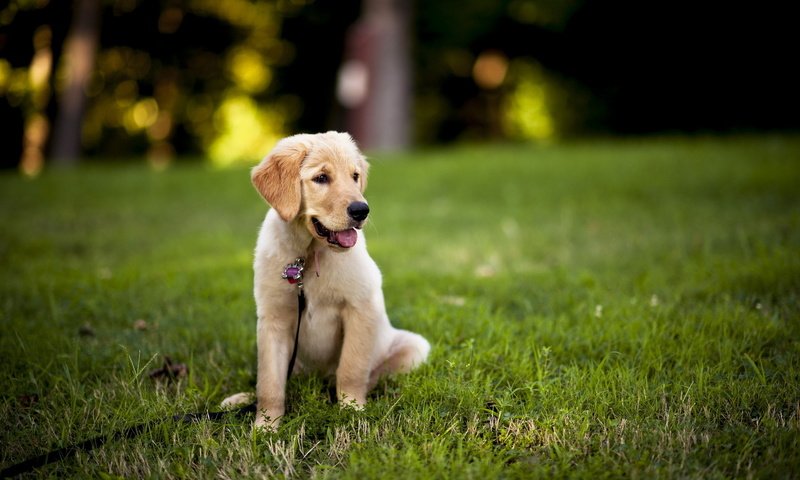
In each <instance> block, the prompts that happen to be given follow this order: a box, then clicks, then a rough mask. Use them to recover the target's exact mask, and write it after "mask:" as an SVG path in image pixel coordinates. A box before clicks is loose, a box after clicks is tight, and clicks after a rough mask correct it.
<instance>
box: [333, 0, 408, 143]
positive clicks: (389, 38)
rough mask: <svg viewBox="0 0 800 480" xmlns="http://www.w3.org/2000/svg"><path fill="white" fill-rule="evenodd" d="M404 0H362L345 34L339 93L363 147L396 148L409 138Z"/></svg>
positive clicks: (406, 21) (348, 124) (406, 12)
mask: <svg viewBox="0 0 800 480" xmlns="http://www.w3.org/2000/svg"><path fill="white" fill-rule="evenodd" d="M410 10H411V1H410V0H365V2H364V13H363V14H362V18H361V20H359V21H358V23H357V24H356V25H355V26H354V27H353V29H352V30H351V31H350V33H349V34H348V42H347V52H346V54H345V63H344V65H343V67H342V70H341V71H340V78H339V82H340V84H339V87H338V91H339V99H340V101H341V102H342V103H343V104H344V106H345V107H347V119H346V123H347V128H348V130H350V133H351V134H352V135H353V136H354V137H355V138H356V140H357V141H358V142H359V144H360V145H361V146H362V147H363V148H365V149H376V150H402V149H404V148H407V147H408V146H409V144H410V139H411V61H410V58H409V57H410V42H409V35H408V28H409V25H408V23H409V19H410Z"/></svg>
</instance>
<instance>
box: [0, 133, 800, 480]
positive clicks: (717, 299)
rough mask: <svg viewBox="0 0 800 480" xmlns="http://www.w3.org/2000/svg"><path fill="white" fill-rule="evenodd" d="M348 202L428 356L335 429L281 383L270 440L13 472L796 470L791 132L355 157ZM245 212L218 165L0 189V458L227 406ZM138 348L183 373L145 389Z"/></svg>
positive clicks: (218, 438)
mask: <svg viewBox="0 0 800 480" xmlns="http://www.w3.org/2000/svg"><path fill="white" fill-rule="evenodd" d="M368 198H369V199H370V206H371V207H372V211H373V214H372V220H371V223H370V224H369V225H368V228H367V230H366V232H367V235H368V240H369V246H370V251H371V253H372V255H373V257H374V258H375V259H376V261H377V262H378V265H379V266H380V267H381V269H382V271H383V273H384V292H385V296H386V301H387V308H388V311H389V315H390V317H391V318H392V320H393V322H394V324H395V325H398V326H400V327H402V328H407V329H411V330H414V331H417V332H420V333H422V334H423V335H425V336H426V337H427V338H428V339H429V340H430V341H431V344H432V345H433V349H432V353H431V356H430V359H429V363H428V364H426V365H425V366H423V367H422V368H421V369H419V370H417V371H415V372H414V373H412V374H410V375H408V376H403V377H399V378H395V379H390V380H388V381H385V382H382V383H381V384H380V385H379V386H378V388H377V389H376V391H375V392H374V393H373V394H372V396H371V399H370V403H369V405H368V406H367V408H366V410H365V411H364V412H362V413H354V412H352V411H349V410H340V409H339V407H338V406H336V405H332V404H331V403H330V401H329V398H328V392H327V388H328V386H327V383H326V382H325V381H324V380H323V379H320V378H317V377H305V378H294V379H292V381H291V384H290V388H289V412H288V414H287V417H286V420H285V422H284V423H283V425H282V426H281V429H280V431H279V432H277V433H276V434H256V433H253V432H252V430H251V428H250V424H251V419H246V420H238V419H235V418H231V419H230V420H228V421H227V422H225V423H210V422H205V423H200V424H174V423H165V424H163V425H161V426H157V427H154V428H153V429H151V430H149V431H147V432H145V433H144V434H142V435H141V436H139V437H138V438H136V439H133V440H124V441H113V442H110V443H109V444H107V445H106V446H104V447H102V448H100V449H98V450H96V451H94V452H92V453H89V454H85V453H84V454H79V455H77V456H75V457H71V458H69V459H66V460H64V461H62V462H60V463H57V464H53V465H50V466H47V467H44V468H41V469H39V470H38V471H37V473H38V474H39V475H42V476H52V477H64V476H74V477H86V476H88V477H102V478H110V477H116V476H120V477H128V478H138V477H190V478H195V477H219V478H241V477H258V476H264V475H269V476H273V475H274V476H279V477H281V476H285V477H314V478H322V477H330V478H354V479H363V478H497V477H504V478H552V477H577V478H589V477H591V478H601V477H612V478H618V477H629V478H652V477H667V478H684V477H694V478H730V477H759V478H776V477H778V478H781V477H782V478H797V476H798V475H800V373H799V372H800V138H798V137H791V136H765V137H756V136H751V137H730V138H681V137H676V138H662V139H642V140H605V141H600V140H598V141H586V142H579V143H574V144H568V145H562V146H552V147H539V148H536V147H530V146H513V145H506V146H493V147H490V146H481V147H462V148H459V149H455V150H453V149H447V150H445V149H442V150H431V151H424V152H417V153H414V154H410V155H404V156H395V157H392V158H387V157H376V158H374V159H373V168H372V171H371V176H370V182H369V189H368ZM264 212H265V206H264V204H263V202H262V201H261V200H260V199H259V198H258V196H257V194H256V193H255V191H254V190H253V189H252V188H251V186H250V185H249V179H248V174H247V171H246V170H243V169H242V170H226V171H217V170H212V169H209V168H206V167H204V166H199V165H183V166H181V165H179V166H176V167H174V168H172V169H169V170H168V171H166V172H162V173H156V172H152V171H149V170H147V169H146V168H145V167H139V166H131V165H128V166H117V167H101V166H88V167H84V168H81V169H79V170H77V171H72V172H50V173H46V174H45V175H44V176H42V177H41V178H38V179H36V180H24V179H22V178H18V177H17V176H15V175H13V174H9V173H6V174H3V175H2V176H0V222H1V223H0V225H2V226H0V321H1V322H2V330H0V358H1V359H2V361H1V362H0V387H1V393H0V418H1V419H2V420H0V467H2V468H5V467H7V466H9V465H11V464H13V463H15V462H18V461H22V460H24V459H26V458H27V457H29V456H32V455H37V454H40V453H43V452H45V451H47V450H49V449H52V448H57V447H61V446H65V445H68V444H71V443H74V442H78V441H81V440H84V439H87V438H90V437H93V436H96V435H107V434H112V433H113V432H115V431H117V430H118V429H121V428H123V427H125V426H128V425H131V424H135V423H139V422H143V421H146V420H149V419H153V418H158V417H162V416H165V415H169V414H173V413H179V412H190V411H197V410H202V409H216V405H217V404H218V403H219V401H220V400H221V399H222V398H223V397H224V396H226V395H227V394H230V393H233V392H238V391H242V390H252V389H253V388H254V387H253V383H254V379H255V314H254V304H253V300H252V296H251V289H252V273H251V256H252V250H253V246H254V244H255V238H256V232H257V228H258V225H259V222H260V220H261V218H262V217H263V214H264ZM287 260H289V259H287ZM322 274H324V272H322ZM139 319H141V320H144V321H145V322H146V323H147V326H148V328H147V329H146V330H138V329H135V328H134V322H136V321H137V320H139ZM82 327H83V328H84V333H85V330H87V328H88V329H90V330H91V333H92V334H91V335H85V334H84V335H81V333H80V331H81V328H82ZM165 355H166V356H169V357H171V358H172V359H173V360H174V361H176V362H182V363H186V364H187V365H188V367H189V371H190V374H189V377H188V378H185V379H183V380H180V381H178V382H176V383H171V384H170V383H162V384H159V383H155V382H154V381H152V380H151V379H150V378H149V376H148V372H149V371H150V370H152V369H154V368H157V367H159V366H160V365H161V364H162V362H163V356H165Z"/></svg>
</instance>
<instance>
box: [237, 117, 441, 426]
mask: <svg viewBox="0 0 800 480" xmlns="http://www.w3.org/2000/svg"><path fill="white" fill-rule="evenodd" d="M367 169H368V164H367V162H366V160H365V159H364V157H363V155H361V153H360V152H359V151H358V148H357V147H356V145H355V143H354V142H353V141H352V139H351V138H350V136H349V135H347V134H344V133H337V132H327V133H324V134H316V135H306V134H303V135H295V136H292V137H289V138H285V139H283V140H281V141H280V142H279V143H278V144H277V145H276V146H275V148H274V149H273V151H272V152H270V154H269V155H267V157H266V158H264V160H263V161H262V162H261V163H260V164H259V165H258V166H257V167H255V168H254V169H253V172H252V179H253V184H254V185H255V187H256V189H257V190H258V191H259V192H260V193H261V195H262V196H263V197H264V198H265V199H266V200H267V202H269V203H270V205H271V206H272V209H271V210H269V212H268V213H267V216H266V218H265V219H264V223H263V224H262V226H261V231H260V233H259V235H258V242H257V245H256V252H255V261H254V266H253V268H254V272H255V289H254V290H255V292H254V293H255V299H256V309H257V314H258V327H257V332H256V335H257V343H258V378H257V386H256V401H257V416H256V421H255V426H256V427H264V428H268V429H274V428H276V427H277V426H278V425H279V422H280V419H281V417H282V416H283V415H284V412H285V388H286V370H287V368H288V365H289V359H290V356H291V353H292V348H293V345H294V335H295V329H296V326H297V323H296V322H297V287H296V286H294V285H290V284H289V283H288V282H287V281H286V280H284V279H282V278H281V273H282V272H283V269H284V267H285V266H286V265H287V264H289V263H291V262H293V261H294V260H295V259H296V258H298V257H301V258H304V259H305V275H304V284H305V286H304V290H305V294H306V298H307V308H306V310H305V313H304V314H303V319H302V322H301V327H300V337H299V350H298V356H297V363H296V364H295V373H298V372H301V371H318V372H321V373H322V374H325V375H332V376H335V377H336V391H337V396H338V398H339V402H340V404H341V405H343V406H346V405H350V406H353V407H355V408H357V409H361V408H363V406H364V404H365V403H366V401H367V393H368V392H369V391H370V389H372V388H373V387H374V386H375V384H376V383H377V381H378V379H379V378H380V377H381V376H383V375H389V374H392V373H404V372H408V371H409V370H411V369H413V368H415V367H416V366H418V365H419V364H421V363H422V362H424V361H425V359H426V357H427V355H428V351H429V350H430V345H429V344H428V342H427V341H426V340H425V339H424V338H423V337H421V336H420V335H417V334H415V333H411V332H408V331H404V330H398V329H395V328H394V327H392V325H391V324H390V323H389V318H388V316H387V315H386V309H385V307H384V301H383V292H382V290H381V273H380V271H379V270H378V267H377V265H376V264H375V262H374V261H373V260H372V258H371V257H370V256H369V254H368V253H367V245H366V241H365V239H364V234H363V232H362V231H361V230H360V228H361V227H362V226H363V221H356V220H354V219H353V218H351V217H350V216H349V215H348V212H347V208H348V205H351V204H352V203H353V202H365V199H364V196H363V191H364V188H365V187H366V176H367ZM320 175H324V176H325V177H324V178H325V180H326V182H325V183H321V182H320V179H321V177H320ZM312 218H316V219H317V220H318V221H320V222H321V223H322V225H324V226H325V227H327V228H328V229H329V230H331V231H340V230H346V229H350V228H354V227H355V228H358V230H357V234H358V239H357V241H356V244H355V245H354V246H352V247H350V248H343V247H341V246H339V245H335V244H331V243H330V242H328V240H327V238H326V237H323V236H321V235H320V234H319V233H318V232H317V231H316V230H315V227H314V224H313V223H312V220H311V219H312ZM317 273H318V275H317ZM243 401H246V394H237V395H234V396H231V397H229V398H227V399H226V400H225V401H223V405H232V404H236V403H240V402H243Z"/></svg>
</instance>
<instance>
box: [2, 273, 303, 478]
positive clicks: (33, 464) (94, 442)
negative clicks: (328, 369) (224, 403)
mask: <svg viewBox="0 0 800 480" xmlns="http://www.w3.org/2000/svg"><path fill="white" fill-rule="evenodd" d="M303 263H304V262H303V259H302V258H298V259H297V260H295V262H294V263H292V264H289V265H287V266H286V268H285V269H284V271H283V276H282V278H284V279H286V280H288V281H289V283H291V284H292V285H297V329H296V331H295V334H294V348H293V349H292V357H291V358H290V359H289V368H287V371H286V381H287V382H288V381H289V378H291V376H292V370H294V364H295V360H297V343H298V340H299V338H300V320H301V319H302V318H303V311H304V310H305V309H306V296H305V293H304V292H303ZM255 412H256V402H253V403H251V404H249V405H245V406H243V407H240V408H237V409H234V410H223V411H220V412H194V413H183V414H180V413H179V414H177V415H173V416H171V417H167V418H158V419H155V420H150V421H149V422H142V423H139V424H136V425H133V426H130V427H127V428H123V429H122V430H118V431H117V432H114V433H113V434H111V435H108V436H103V435H100V436H97V437H94V438H90V439H88V440H84V441H82V442H79V443H75V444H73V445H69V446H66V447H63V448H58V449H55V450H51V451H49V452H47V453H44V454H42V455H39V456H36V457H33V458H29V459H27V460H25V461H23V462H19V463H16V464H14V465H11V466H10V467H7V468H4V469H3V470H2V471H0V478H9V477H15V476H17V475H20V474H23V473H26V472H30V471H33V470H34V469H36V468H39V467H43V466H45V465H48V464H50V463H55V462H58V461H61V460H63V459H65V458H67V457H69V456H71V455H74V454H76V453H78V452H90V451H92V450H94V449H96V448H100V447H102V446H103V445H105V444H106V443H108V442H109V441H114V440H122V439H125V440H130V439H132V438H136V437H138V436H139V435H140V434H141V433H142V432H144V431H145V430H149V429H151V428H152V427H155V426H157V425H160V424H161V423H164V422H166V421H168V420H172V421H174V422H181V423H197V422H200V421H203V420H208V421H212V422H218V421H221V420H223V419H224V418H225V417H227V416H229V415H233V416H235V417H237V418H241V417H244V416H245V415H246V414H249V413H255Z"/></svg>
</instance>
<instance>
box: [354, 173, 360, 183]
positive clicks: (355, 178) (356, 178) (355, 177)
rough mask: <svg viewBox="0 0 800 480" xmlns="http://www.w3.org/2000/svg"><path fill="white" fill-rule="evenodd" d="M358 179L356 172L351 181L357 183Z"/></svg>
mask: <svg viewBox="0 0 800 480" xmlns="http://www.w3.org/2000/svg"><path fill="white" fill-rule="evenodd" d="M359 177H360V175H359V174H358V172H356V173H354V174H353V181H355V182H357V181H358V179H359Z"/></svg>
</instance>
